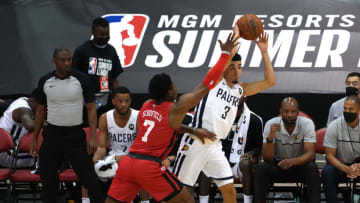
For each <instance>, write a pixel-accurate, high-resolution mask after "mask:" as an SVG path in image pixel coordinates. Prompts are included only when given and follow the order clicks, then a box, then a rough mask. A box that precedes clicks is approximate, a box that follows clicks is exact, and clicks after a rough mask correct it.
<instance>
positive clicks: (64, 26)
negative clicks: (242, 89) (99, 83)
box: [0, 0, 360, 95]
mask: <svg viewBox="0 0 360 203" xmlns="http://www.w3.org/2000/svg"><path fill="white" fill-rule="evenodd" d="M0 12H1V13H2V14H3V16H6V18H4V19H3V20H2V21H0V25H1V27H2V32H1V36H2V44H3V45H4V46H3V48H2V49H1V50H0V53H1V61H2V63H1V68H0V72H1V73H0V95H9V94H19V93H29V92H30V91H31V89H32V88H34V87H36V86H37V84H36V83H37V81H38V79H39V77H40V76H41V75H43V74H44V73H46V72H49V71H50V70H53V69H54V65H53V63H52V59H51V58H52V52H53V50H54V48H56V47H66V48H68V49H70V50H71V51H72V52H73V51H74V50H75V48H76V47H77V46H79V45H80V44H81V43H83V42H84V41H86V40H89V39H91V23H92V20H93V19H94V18H96V17H98V16H102V17H104V18H106V19H107V20H108V21H109V23H110V37H111V39H110V41H109V43H110V44H112V45H113V46H114V47H115V48H116V50H117V53H118V55H119V59H120V61H121V63H122V64H123V67H124V70H125V71H124V73H123V74H121V75H120V76H119V78H118V79H119V81H120V84H121V85H125V86H127V87H129V88H130V90H131V91H132V92H134V93H146V92H147V85H148V82H149V80H150V78H151V77H152V76H153V75H154V74H157V73H161V72H166V73H169V74H170V75H171V76H172V78H173V80H174V81H175V83H176V86H177V89H178V90H179V91H180V92H187V91H190V90H191V89H192V88H193V87H194V86H195V85H196V84H197V83H199V82H201V81H202V79H203V78H204V76H205V74H206V72H207V71H208V70H209V68H211V67H212V66H213V65H214V64H215V63H216V61H217V59H218V57H219V56H220V47H219V45H218V43H217V40H218V39H220V40H223V41H225V40H226V37H227V35H228V34H229V33H230V32H231V31H232V28H233V25H234V23H235V22H236V20H237V19H238V18H239V17H241V16H242V15H244V14H247V13H254V14H256V15H257V16H258V17H259V18H260V19H261V20H262V22H263V25H264V30H265V31H266V32H268V33H269V34H270V39H269V48H268V52H269V55H270V58H271V60H272V64H273V66H274V69H275V74H276V85H275V86H273V87H271V88H270V89H268V90H267V91H266V92H267V93H291V92H293V93H341V92H344V81H345V77H346V75H347V74H348V73H349V72H352V71H360V33H359V31H360V26H359V17H360V1H358V0H331V1H329V0H316V1H314V0H302V1H295V0H272V1H267V0H252V1H239V0H223V1H218V0H207V1H189V0H183V1H165V0H156V1H148V0H132V1H127V0H109V1H98V0H77V1H73V0H60V1H55V0H37V1H31V0H24V1H16V0H13V1H11V0H7V1H5V2H2V3H0ZM240 43H241V45H240V48H239V54H240V55H241V56H242V65H243V72H242V76H241V79H240V80H241V81H243V82H251V81H255V80H262V79H263V77H264V72H263V70H264V67H263V64H262V57H261V53H260V51H259V49H258V48H257V47H256V44H255V43H254V42H253V41H247V40H244V39H240Z"/></svg>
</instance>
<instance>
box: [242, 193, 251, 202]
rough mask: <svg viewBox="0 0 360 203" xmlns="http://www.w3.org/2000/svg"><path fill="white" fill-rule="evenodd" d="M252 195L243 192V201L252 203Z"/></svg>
mask: <svg viewBox="0 0 360 203" xmlns="http://www.w3.org/2000/svg"><path fill="white" fill-rule="evenodd" d="M252 200H253V196H252V195H250V196H249V195H245V194H244V203H252Z"/></svg>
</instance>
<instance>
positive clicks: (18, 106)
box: [0, 89, 37, 168]
mask: <svg viewBox="0 0 360 203" xmlns="http://www.w3.org/2000/svg"><path fill="white" fill-rule="evenodd" d="M35 94H36V89H35V90H33V92H32V93H31V96H30V97H29V98H27V97H20V98H18V99H16V100H15V101H13V102H12V103H11V104H10V106H9V107H8V108H7V109H6V110H5V112H4V114H3V116H2V117H1V118H0V128H3V129H4V130H5V131H7V132H8V133H9V134H10V135H11V136H12V138H13V141H14V144H15V150H16V148H17V146H18V144H19V142H20V140H21V138H22V137H23V136H24V135H25V134H26V133H28V132H31V131H33V130H34V113H35V111H36V107H37V101H36V99H35ZM13 152H14V151H13V150H10V151H9V152H2V153H0V166H2V167H6V168H10V167H12V164H13V158H14V155H13ZM17 157H18V160H17V162H16V167H19V168H20V167H32V166H34V163H35V159H34V158H33V157H32V156H31V155H30V154H29V153H26V152H21V153H19V154H17Z"/></svg>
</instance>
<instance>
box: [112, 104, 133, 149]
mask: <svg viewBox="0 0 360 203" xmlns="http://www.w3.org/2000/svg"><path fill="white" fill-rule="evenodd" d="M130 110H131V114H130V117H129V120H128V122H127V123H126V125H125V126H124V127H123V128H121V127H119V126H118V125H117V124H116V123H115V118H114V111H115V109H113V110H110V111H108V112H107V113H106V119H107V127H108V135H109V140H110V148H111V151H110V152H109V154H114V153H115V155H117V156H119V155H126V154H127V153H128V152H129V148H130V146H131V145H132V143H133V142H134V140H135V138H136V135H137V132H136V120H137V116H138V114H139V111H137V110H135V109H132V108H130Z"/></svg>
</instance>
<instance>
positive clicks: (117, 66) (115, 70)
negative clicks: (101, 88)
mask: <svg viewBox="0 0 360 203" xmlns="http://www.w3.org/2000/svg"><path fill="white" fill-rule="evenodd" d="M113 62H114V64H113V67H112V68H111V79H113V80H116V78H117V76H119V75H120V74H121V73H122V72H124V70H123V68H122V66H121V63H120V60H119V56H118V55H117V53H116V51H115V49H114V60H113Z"/></svg>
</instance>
